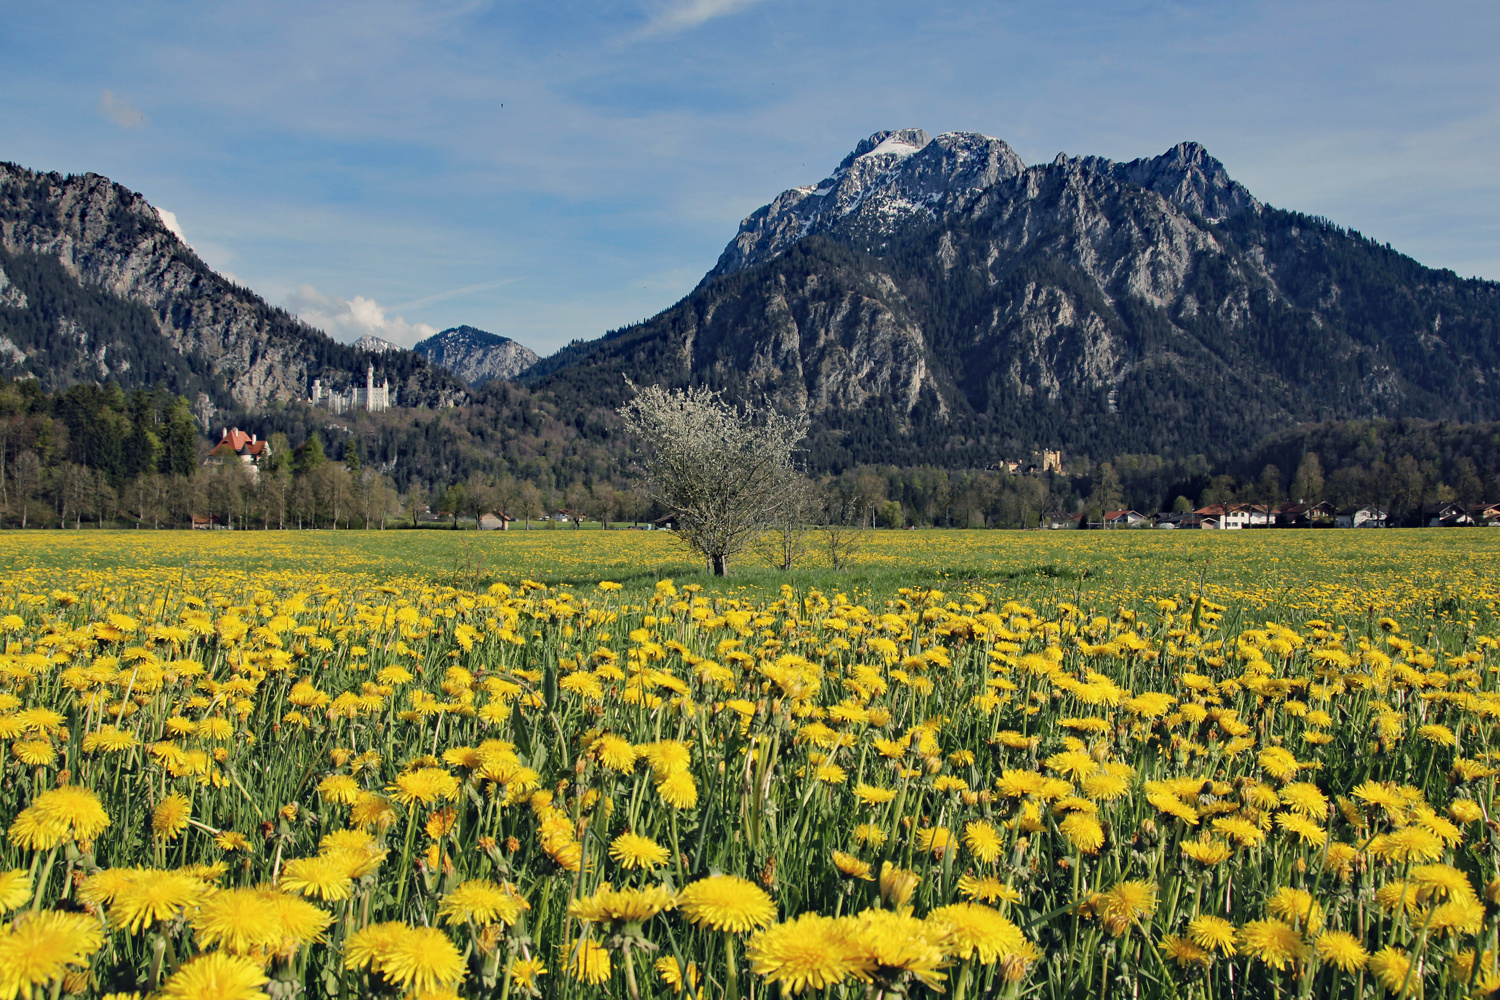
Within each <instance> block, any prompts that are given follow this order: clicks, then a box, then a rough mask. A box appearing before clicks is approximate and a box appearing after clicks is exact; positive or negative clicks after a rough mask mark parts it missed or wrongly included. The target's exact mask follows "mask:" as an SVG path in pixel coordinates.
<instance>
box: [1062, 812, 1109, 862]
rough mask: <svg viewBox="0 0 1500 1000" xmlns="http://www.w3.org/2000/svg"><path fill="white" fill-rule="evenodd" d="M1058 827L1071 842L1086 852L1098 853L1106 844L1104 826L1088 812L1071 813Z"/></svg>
mask: <svg viewBox="0 0 1500 1000" xmlns="http://www.w3.org/2000/svg"><path fill="white" fill-rule="evenodd" d="M1057 828H1058V829H1059V830H1060V831H1062V834H1063V836H1065V837H1067V838H1068V842H1069V843H1071V844H1072V845H1073V846H1074V847H1075V848H1077V849H1078V850H1080V851H1082V852H1083V853H1085V854H1097V853H1099V848H1101V847H1103V846H1104V827H1103V825H1102V824H1101V823H1100V822H1099V821H1098V820H1097V819H1095V818H1094V817H1093V816H1090V815H1089V814H1088V813H1082V812H1073V813H1069V814H1068V815H1067V817H1066V818H1065V819H1064V820H1063V821H1062V822H1061V823H1059V824H1057Z"/></svg>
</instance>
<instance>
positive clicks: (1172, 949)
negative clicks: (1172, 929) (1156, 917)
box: [1157, 934, 1214, 969]
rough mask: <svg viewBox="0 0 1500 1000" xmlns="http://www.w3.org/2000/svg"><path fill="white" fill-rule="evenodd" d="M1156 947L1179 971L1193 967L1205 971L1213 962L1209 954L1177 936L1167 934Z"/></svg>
mask: <svg viewBox="0 0 1500 1000" xmlns="http://www.w3.org/2000/svg"><path fill="white" fill-rule="evenodd" d="M1157 947H1158V948H1159V949H1160V950H1161V952H1162V953H1163V954H1164V955H1166V956H1167V958H1169V959H1171V960H1172V963H1173V964H1174V965H1176V966H1177V967H1178V968H1179V969H1186V968H1189V967H1191V966H1195V965H1196V966H1198V967H1199V968H1202V969H1206V968H1208V966H1209V965H1211V964H1212V963H1213V960H1214V957H1213V955H1212V954H1211V953H1210V952H1207V951H1205V950H1203V949H1202V948H1201V947H1199V946H1198V945H1196V944H1194V943H1193V942H1192V941H1190V940H1188V939H1187V938H1185V937H1181V936H1179V935H1177V934H1168V935H1167V936H1166V937H1164V938H1162V939H1161V944H1159V945H1157Z"/></svg>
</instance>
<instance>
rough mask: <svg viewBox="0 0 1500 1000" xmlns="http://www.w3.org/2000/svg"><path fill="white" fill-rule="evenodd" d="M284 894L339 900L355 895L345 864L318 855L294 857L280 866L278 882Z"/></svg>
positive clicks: (335, 859)
mask: <svg viewBox="0 0 1500 1000" xmlns="http://www.w3.org/2000/svg"><path fill="white" fill-rule="evenodd" d="M278 885H279V886H280V888H281V889H282V891H284V892H295V893H298V894H299V895H303V896H316V897H317V898H318V899H322V900H329V901H337V900H340V899H348V898H349V897H350V896H351V895H352V894H353V893H354V882H353V880H352V878H351V876H350V872H349V868H348V866H347V865H346V864H342V863H340V861H339V860H338V859H337V858H331V857H325V856H321V855H320V856H317V857H311V858H293V859H292V860H291V861H288V862H287V863H286V864H284V865H282V866H281V879H280V881H279V883H278Z"/></svg>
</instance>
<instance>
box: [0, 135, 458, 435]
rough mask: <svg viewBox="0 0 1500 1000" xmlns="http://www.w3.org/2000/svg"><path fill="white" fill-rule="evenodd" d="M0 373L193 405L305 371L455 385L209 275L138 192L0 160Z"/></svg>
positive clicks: (442, 392) (285, 386) (446, 397)
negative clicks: (155, 390)
mask: <svg viewBox="0 0 1500 1000" xmlns="http://www.w3.org/2000/svg"><path fill="white" fill-rule="evenodd" d="M0 272H3V276H0V375H6V376H9V377H12V378H16V377H34V378H37V379H39V380H41V382H42V383H43V385H44V386H46V387H49V388H52V387H58V386H63V385H67V384H71V383H74V382H79V381H94V382H107V381H113V382H117V383H119V384H120V385H121V387H122V388H126V389H129V388H133V387H137V386H154V385H161V386H163V387H164V388H167V389H170V390H171V391H173V392H176V393H179V394H184V395H187V396H190V397H194V396H196V397H197V400H198V405H197V407H196V409H197V411H198V413H199V415H200V418H201V419H203V420H204V421H205V422H207V421H209V420H211V417H212V413H213V412H214V411H215V410H218V409H254V408H258V407H263V406H264V405H265V404H267V403H270V402H273V401H288V400H296V399H306V398H308V388H309V386H310V385H311V383H312V381H313V379H315V378H321V379H322V380H323V384H324V386H325V387H327V388H329V389H331V390H338V389H342V388H345V387H347V386H348V385H350V384H351V383H354V382H358V383H360V384H363V382H364V378H365V370H366V367H367V366H368V365H372V364H373V365H374V366H375V373H376V378H377V379H378V380H383V379H385V378H389V379H390V381H391V389H392V392H393V393H394V394H395V398H396V401H397V403H398V404H399V405H402V406H441V405H445V404H450V403H454V402H457V401H460V400H463V399H465V398H466V396H467V393H466V391H465V389H464V386H463V385H462V384H460V383H459V382H458V381H457V380H455V379H454V378H453V377H452V376H451V375H449V374H448V373H447V372H443V371H440V370H437V369H434V368H433V367H431V366H430V365H428V364H427V362H426V361H424V360H422V359H421V358H420V357H418V356H417V355H415V354H412V353H411V352H408V351H389V352H385V351H370V350H365V349H361V348H360V347H358V346H348V345H344V344H340V343H337V342H336V341H334V340H333V339H332V338H331V337H329V336H327V335H326V334H325V333H323V332H322V331H320V330H316V329H314V328H312V327H310V326H308V325H307V324H306V323H303V322H302V321H300V320H298V319H296V318H295V317H293V316H291V315H289V314H288V313H286V312H285V311H284V310H281V309H278V308H276V307H273V306H270V305H268V304H267V303H266V302H265V301H264V300H263V299H261V298H260V297H259V296H258V295H256V294H255V293H254V292H251V291H250V290H248V289H245V288H241V287H240V286H238V285H236V284H234V283H233V282H231V281H229V280H228V279H227V278H224V277H223V276H221V275H219V274H216V273H215V272H214V271H213V270H211V269H210V268H209V267H208V265H206V264H204V263H203V261H202V260H200V259H199V258H198V256H197V255H196V254H195V253H193V251H192V249H191V248H190V247H188V246H187V245H186V244H184V243H183V242H182V241H181V240H180V239H178V238H177V237H176V236H175V235H173V234H172V233H171V232H170V231H168V229H167V228H166V226H164V225H163V224H162V220H161V217H160V215H159V214H158V213H157V211H156V210H155V209H154V208H152V206H151V205H150V204H149V203H148V202H147V201H146V199H145V198H143V197H142V196H141V195H139V194H136V193H135V192H132V191H130V190H128V189H126V188H124V187H122V186H121V185H119V184H115V183H113V182H111V181H110V180H109V179H108V178H105V177H100V176H99V175H97V174H83V175H76V176H63V175H61V174H57V173H39V172H36V171H32V170H27V169H26V168H24V167H19V166H16V165H15V164H10V163H0Z"/></svg>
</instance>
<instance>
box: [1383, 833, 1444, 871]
mask: <svg viewBox="0 0 1500 1000" xmlns="http://www.w3.org/2000/svg"><path fill="white" fill-rule="evenodd" d="M1370 851H1371V853H1373V854H1374V855H1375V856H1376V857H1378V858H1380V859H1382V860H1384V861H1394V862H1397V863H1398V864H1400V863H1405V862H1409V861H1436V860H1437V859H1438V858H1440V857H1442V856H1443V840H1442V838H1441V837H1439V836H1438V835H1437V834H1435V833H1433V832H1431V831H1430V830H1426V829H1423V828H1422V827H1420V826H1404V827H1402V828H1401V829H1399V830H1393V831H1391V832H1390V833H1387V834H1384V835H1382V836H1379V837H1376V838H1375V839H1374V840H1372V841H1370Z"/></svg>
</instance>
